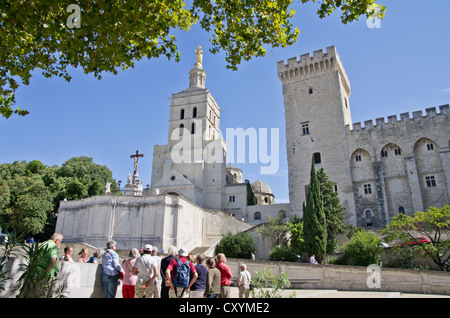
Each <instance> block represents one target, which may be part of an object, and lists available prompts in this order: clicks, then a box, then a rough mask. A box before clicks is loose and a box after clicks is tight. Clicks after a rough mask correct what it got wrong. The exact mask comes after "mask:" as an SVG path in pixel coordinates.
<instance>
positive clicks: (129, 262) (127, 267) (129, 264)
mask: <svg viewBox="0 0 450 318" xmlns="http://www.w3.org/2000/svg"><path fill="white" fill-rule="evenodd" d="M135 262H136V259H135V258H127V259H126V260H124V261H123V264H122V268H123V270H124V272H125V275H124V277H123V284H124V285H133V286H134V285H136V279H137V276H133V275H132V274H131V269H132V268H133V266H134V263H135Z"/></svg>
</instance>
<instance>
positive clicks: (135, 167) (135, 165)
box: [130, 150, 144, 175]
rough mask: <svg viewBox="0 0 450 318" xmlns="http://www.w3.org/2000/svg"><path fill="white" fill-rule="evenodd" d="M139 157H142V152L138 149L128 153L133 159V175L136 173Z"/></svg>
mask: <svg viewBox="0 0 450 318" xmlns="http://www.w3.org/2000/svg"><path fill="white" fill-rule="evenodd" d="M139 157H144V155H143V154H140V153H139V150H136V154H134V155H130V158H133V159H134V175H136V174H137V167H138V161H139Z"/></svg>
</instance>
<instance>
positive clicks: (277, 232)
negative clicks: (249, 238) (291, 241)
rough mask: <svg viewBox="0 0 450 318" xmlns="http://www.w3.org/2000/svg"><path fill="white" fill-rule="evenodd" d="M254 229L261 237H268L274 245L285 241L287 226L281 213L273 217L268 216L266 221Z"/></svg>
mask: <svg viewBox="0 0 450 318" xmlns="http://www.w3.org/2000/svg"><path fill="white" fill-rule="evenodd" d="M256 231H257V232H258V233H259V234H261V236H262V237H268V238H270V239H271V241H272V243H273V244H274V245H280V244H284V243H285V241H286V234H287V233H288V231H289V227H288V224H287V223H286V221H285V219H284V216H283V215H278V217H275V218H272V217H270V216H268V217H267V222H266V223H264V224H263V225H261V227H258V228H257V229H256Z"/></svg>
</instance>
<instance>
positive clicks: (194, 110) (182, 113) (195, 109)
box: [180, 107, 197, 119]
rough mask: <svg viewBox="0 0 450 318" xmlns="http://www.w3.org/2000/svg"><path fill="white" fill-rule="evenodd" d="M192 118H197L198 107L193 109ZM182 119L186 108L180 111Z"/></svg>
mask: <svg viewBox="0 0 450 318" xmlns="http://www.w3.org/2000/svg"><path fill="white" fill-rule="evenodd" d="M192 118H197V107H194V109H193V110H192ZM180 119H184V108H182V109H181V111H180Z"/></svg>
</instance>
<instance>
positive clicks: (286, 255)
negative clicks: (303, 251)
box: [269, 244, 298, 262]
mask: <svg viewBox="0 0 450 318" xmlns="http://www.w3.org/2000/svg"><path fill="white" fill-rule="evenodd" d="M269 260H270V261H283V262H296V261H297V260H298V253H297V251H296V250H295V249H294V248H293V247H292V245H290V244H286V245H277V246H275V247H274V248H273V249H272V250H271V251H270V253H269Z"/></svg>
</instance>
